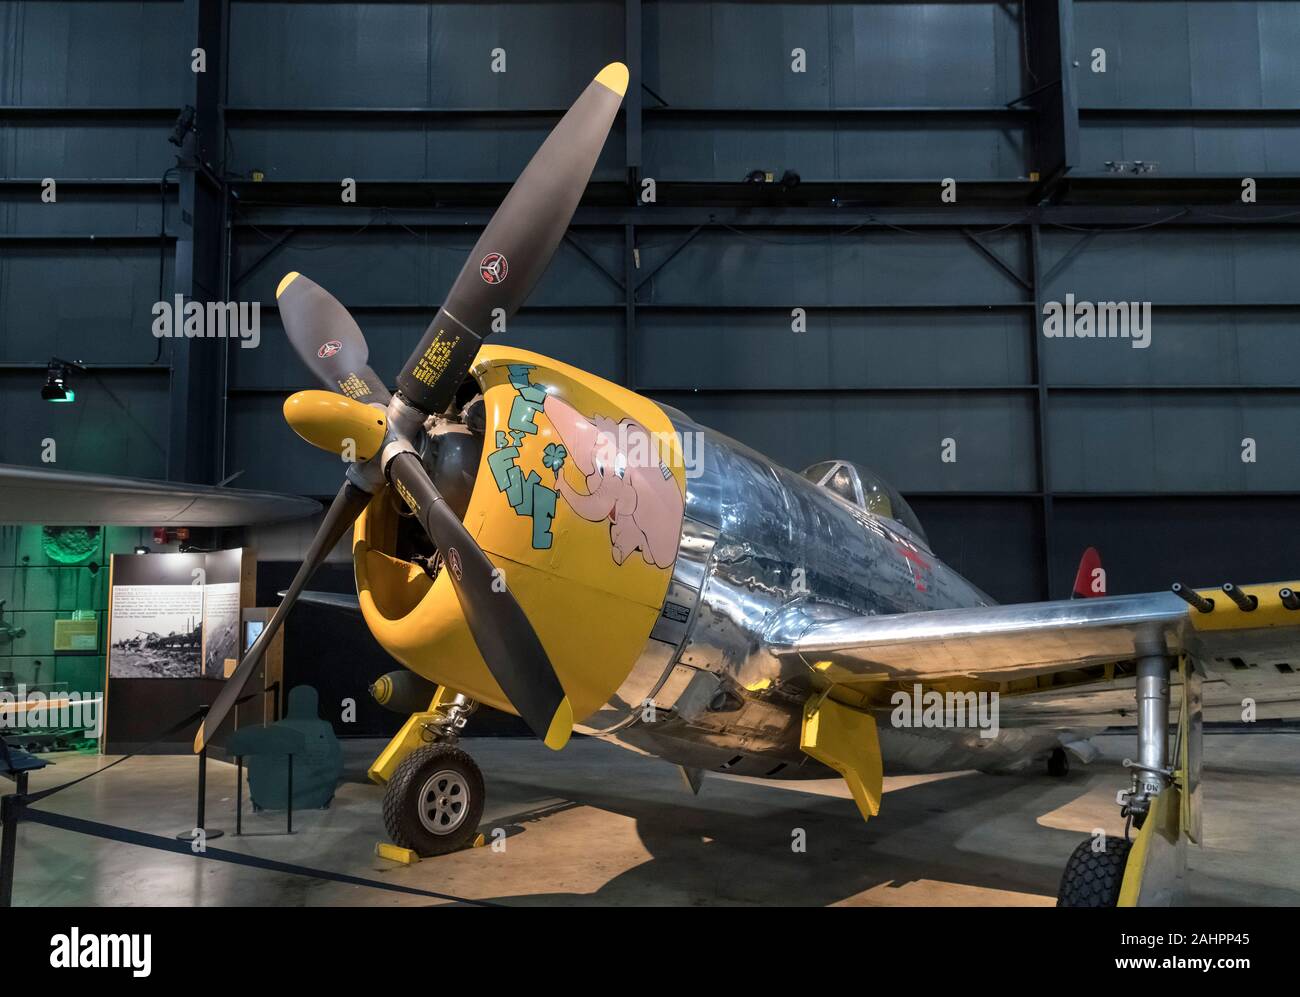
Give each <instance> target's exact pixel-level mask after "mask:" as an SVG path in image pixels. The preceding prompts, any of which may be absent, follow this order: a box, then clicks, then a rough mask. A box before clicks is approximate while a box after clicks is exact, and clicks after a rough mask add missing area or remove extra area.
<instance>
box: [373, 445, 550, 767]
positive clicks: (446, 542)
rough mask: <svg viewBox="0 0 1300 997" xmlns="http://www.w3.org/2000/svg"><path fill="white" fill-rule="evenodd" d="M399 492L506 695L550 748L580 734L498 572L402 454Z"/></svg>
mask: <svg viewBox="0 0 1300 997" xmlns="http://www.w3.org/2000/svg"><path fill="white" fill-rule="evenodd" d="M388 471H389V475H390V478H391V480H392V483H393V487H394V488H396V489H397V493H398V494H399V495H401V497H402V498H403V500H405V502H406V504H407V505H408V506H410V507H411V510H412V511H413V512H414V513H415V515H416V517H417V518H418V519H419V520H420V525H422V526H423V527H424V529H425V532H426V533H428V534H429V539H431V540H432V541H433V542H434V543H435V544H436V545H437V547H438V550H439V551H441V552H442V558H443V570H445V571H446V572H447V573H448V574H450V575H451V583H452V587H453V588H454V589H455V590H456V597H457V598H458V599H459V600H460V605H461V608H462V609H463V610H464V613H465V619H466V621H467V622H468V623H469V629H470V633H471V634H472V635H473V637H474V643H475V644H477V645H478V649H479V651H480V652H481V653H482V655H483V660H484V661H486V662H487V666H488V669H489V670H490V671H491V672H492V677H493V678H494V679H496V680H497V684H498V685H499V686H501V691H502V692H504V693H505V694H506V698H508V699H509V700H510V702H511V703H512V704H513V705H514V708H515V709H516V710H517V711H518V712H519V715H520V716H521V717H523V720H524V723H526V724H528V726H529V727H530V728H531V729H532V731H533V733H534V734H536V735H537V736H538V737H539V738H541V739H542V741H543V742H544V743H545V744H546V746H547V747H548V748H552V749H554V750H555V751H559V750H560V749H561V748H563V747H564V745H565V744H566V743H567V742H568V740H569V735H570V734H571V733H573V708H572V707H571V706H570V704H569V698H568V696H566V695H565V693H564V687H563V686H562V685H560V680H559V677H558V676H557V675H556V674H555V669H554V668H553V667H552V666H551V659H550V658H549V657H547V654H546V649H545V648H544V647H542V642H541V640H540V639H539V638H538V636H537V632H536V631H535V630H534V629H533V625H532V624H531V623H530V622H529V621H528V616H527V614H525V613H524V609H523V607H522V606H520V605H519V603H518V601H516V599H515V597H514V596H513V595H512V594H511V593H510V590H509V589H507V588H504V587H503V586H501V585H499V584H498V585H496V586H495V588H494V582H496V580H497V577H498V576H497V574H496V569H495V567H494V566H493V564H492V562H491V561H490V560H488V556H487V555H486V554H485V553H483V548H481V547H480V546H479V545H478V544H477V543H476V542H475V540H474V538H473V537H471V536H470V535H469V531H468V530H466V529H465V525H464V524H463V523H462V522H461V521H460V519H458V518H457V516H456V514H455V512H453V511H452V510H451V508H450V507H449V506H448V505H447V503H446V501H445V500H444V499H443V497H442V496H441V495H439V494H438V490H437V489H436V488H435V487H434V486H433V482H432V481H430V480H429V476H428V474H427V473H426V472H425V470H424V465H423V464H421V463H420V460H419V458H418V457H416V456H415V455H414V454H411V453H403V454H399V455H398V456H397V457H395V458H393V461H392V463H391V464H389V467H388Z"/></svg>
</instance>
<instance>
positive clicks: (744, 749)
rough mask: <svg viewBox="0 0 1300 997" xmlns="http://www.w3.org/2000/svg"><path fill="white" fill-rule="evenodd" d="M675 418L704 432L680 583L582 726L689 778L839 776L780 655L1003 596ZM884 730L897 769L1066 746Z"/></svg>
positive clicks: (1037, 739) (901, 531)
mask: <svg viewBox="0 0 1300 997" xmlns="http://www.w3.org/2000/svg"><path fill="white" fill-rule="evenodd" d="M666 411H668V413H669V415H670V416H671V417H672V419H673V422H674V425H675V428H676V429H677V431H678V432H679V433H681V434H683V435H684V434H698V435H697V436H695V437H694V442H695V443H696V444H697V448H698V449H697V452H696V454H695V457H696V460H695V462H694V463H695V469H696V473H694V474H692V475H688V479H687V496H686V518H685V522H684V524H683V530H682V538H681V543H680V549H679V552H678V556H677V560H676V564H675V566H674V570H673V577H672V582H671V584H670V586H669V589H668V595H667V598H666V599H665V602H664V607H663V611H662V613H661V614H660V617H659V620H658V623H657V625H656V626H655V628H654V631H653V633H652V634H651V636H650V639H649V640H648V641H647V642H646V646H645V649H644V650H643V652H642V654H641V656H640V658H639V659H638V661H637V663H636V665H635V666H634V668H633V669H632V672H631V674H630V675H629V676H628V678H627V680H626V681H625V682H624V683H623V685H622V686H621V687H620V688H619V690H618V691H617V693H616V694H615V695H614V696H613V697H612V698H611V700H610V702H609V703H608V704H606V706H605V708H604V709H602V710H601V711H599V712H598V713H597V714H595V715H594V716H592V717H589V718H587V720H586V722H585V724H583V725H582V726H580V727H579V729H580V730H582V731H584V732H585V733H589V734H596V735H600V736H604V737H608V738H612V739H614V740H616V741H618V742H619V743H621V744H622V745H624V746H626V747H630V748H633V749H635V750H641V751H644V752H646V753H649V754H653V755H655V756H657V757H660V758H663V759H665V760H667V761H670V762H673V763H675V764H678V765H682V766H685V767H688V768H695V769H702V770H713V771H726V772H730V773H736V774H742V775H751V776H765V777H768V778H821V777H825V776H827V775H828V774H830V773H829V772H828V770H827V769H825V768H823V767H822V766H820V765H819V764H817V763H815V762H814V761H813V760H812V759H811V758H809V757H808V756H807V755H805V754H803V752H802V751H801V750H800V748H799V741H800V726H801V722H802V710H803V704H804V703H805V702H806V701H807V699H808V698H809V696H811V695H812V694H813V693H814V692H815V691H816V686H815V684H814V683H815V679H814V676H813V675H812V674H811V672H810V671H809V669H808V667H807V666H806V665H804V664H803V663H802V662H797V661H792V660H790V659H789V658H785V659H783V658H780V657H778V656H777V655H776V654H774V653H773V650H772V648H773V647H774V646H779V645H783V644H787V643H789V641H790V640H791V639H792V638H794V637H797V636H798V635H799V634H800V633H802V632H803V631H804V630H806V629H807V628H808V627H809V626H810V625H812V624H813V623H820V622H825V621H828V620H833V619H838V618H841V617H853V616H863V615H883V614H893V613H907V612H915V611H918V610H932V609H950V608H958V607H964V606H978V605H988V604H990V602H991V600H990V599H989V598H988V596H986V595H984V593H982V592H980V591H979V590H978V589H977V588H976V587H975V586H974V585H972V584H971V583H970V582H968V581H967V580H966V579H964V578H963V577H962V576H961V575H959V574H957V572H955V571H953V570H952V569H951V568H949V567H948V566H947V565H945V564H944V563H943V562H942V561H939V560H938V559H937V558H935V557H934V555H933V554H932V553H931V552H930V551H929V549H928V547H927V546H926V545H925V543H924V541H922V540H921V539H920V538H918V537H916V536H914V535H913V534H912V533H911V532H910V531H908V530H907V529H906V528H905V527H903V526H902V525H901V524H899V523H897V522H895V521H893V520H890V519H884V518H880V517H877V516H873V515H871V514H869V513H867V512H866V511H865V510H863V509H860V508H858V507H857V506H855V505H854V504H851V503H849V502H846V501H844V500H842V499H840V498H839V497H837V496H836V495H834V494H832V493H831V492H830V491H828V490H827V489H825V488H823V487H820V486H818V485H816V484H814V483H813V482H811V481H809V480H808V479H806V478H804V477H802V476H800V475H798V474H795V473H793V472H791V471H789V470H786V469H785V468H782V467H779V466H777V465H775V464H773V463H772V462H771V461H769V460H768V459H767V458H765V457H763V456H762V455H761V454H759V453H756V452H755V451H753V450H751V449H749V448H748V447H745V446H744V445H742V444H740V443H737V442H736V441H734V440H732V439H729V438H727V437H725V436H723V435H721V434H719V433H715V432H713V431H711V430H708V429H704V428H703V427H701V426H699V425H697V424H696V423H694V422H692V421H691V420H690V419H689V418H688V417H686V416H685V415H683V414H682V413H680V412H677V411H675V410H671V409H666ZM650 704H653V705H650ZM879 729H880V740H881V750H882V754H883V756H884V763H885V766H886V770H887V771H948V770H953V769H960V768H971V767H978V768H1001V767H1007V766H1009V765H1012V764H1014V763H1015V762H1016V761H1017V760H1021V759H1026V758H1028V757H1031V756H1033V755H1034V754H1039V753H1042V752H1043V751H1045V750H1047V749H1048V748H1049V747H1051V746H1052V745H1054V744H1056V743H1058V742H1057V740H1056V737H1055V735H1054V734H1052V733H1050V732H1047V731H1029V730H1023V729H1022V730H1004V731H1002V732H1000V734H999V736H998V737H996V738H987V737H981V736H980V734H979V731H977V730H974V729H961V730H954V729H941V730H933V729H922V730H903V729H897V728H894V727H892V726H891V725H890V724H889V722H888V717H887V715H886V716H885V717H884V722H881V723H879Z"/></svg>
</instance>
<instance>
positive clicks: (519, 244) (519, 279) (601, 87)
mask: <svg viewBox="0 0 1300 997" xmlns="http://www.w3.org/2000/svg"><path fill="white" fill-rule="evenodd" d="M627 78H628V76H627V67H626V66H624V65H623V64H622V63H621V62H614V63H610V64H609V65H608V66H606V67H605V68H604V69H602V70H601V71H600V73H599V74H598V75H597V76H596V78H595V79H594V80H593V81H592V82H591V83H590V84H588V86H587V89H586V90H584V91H583V92H582V95H581V96H579V97H578V99H577V101H575V102H574V104H573V106H572V107H570V108H569V110H568V113H566V114H565V115H564V117H563V118H561V119H560V123H559V124H558V125H556V126H555V129H554V131H552V132H551V134H550V136H549V137H548V138H547V139H546V141H545V142H543V143H542V147H541V148H540V149H538V150H537V152H536V154H535V155H534V156H533V158H532V160H531V161H530V162H529V163H528V165H527V166H526V167H524V171H523V173H521V174H520V175H519V179H518V180H516V181H515V185H514V186H513V187H511V188H510V193H508V194H507V195H506V198H505V200H504V201H502V202H501V207H499V208H498V209H497V211H496V214H494V215H493V216H492V220H491V221H490V222H488V225H487V228H485V229H484V230H483V234H482V235H481V236H480V237H479V240H478V242H477V243H476V244H475V246H474V249H473V251H472V252H471V253H470V255H469V259H467V260H466V261H465V266H464V267H463V268H462V269H461V272H460V276H458V277H457V278H456V282H455V283H454V284H453V285H452V287H451V291H450V292H449V293H448V295H447V298H446V301H445V303H444V304H443V306H442V308H440V309H439V310H438V314H437V315H436V316H435V317H434V319H433V323H432V324H431V325H430V326H429V328H428V329H427V330H426V331H425V333H424V338H422V339H421V340H420V345H419V346H418V347H416V349H415V352H414V353H413V354H411V358H410V359H409V360H408V361H407V362H406V367H405V369H403V371H402V373H401V374H400V375H399V376H398V378H397V387H398V390H399V391H401V393H402V395H403V397H405V398H406V400H407V401H409V402H410V403H411V404H413V405H414V406H415V407H416V408H418V409H420V410H422V411H424V412H427V413H431V414H435V415H436V414H439V413H442V412H444V411H446V409H447V407H448V406H449V405H450V404H451V402H452V400H453V399H454V398H455V397H456V389H457V388H459V387H460V384H461V382H462V381H463V380H464V379H465V375H466V374H467V373H468V372H469V369H470V366H471V365H472V364H473V362H474V357H475V356H476V355H477V354H478V348H479V343H481V342H482V341H483V340H484V339H485V338H486V337H487V336H488V334H489V333H490V332H491V331H492V322H493V319H494V317H495V316H494V315H493V313H494V312H496V311H497V309H500V310H501V311H500V312H499V313H498V315H504V316H505V317H506V318H507V319H508V318H509V317H510V316H511V315H513V314H514V313H515V311H516V310H517V309H518V308H519V306H520V305H521V304H522V303H523V301H524V299H525V298H527V297H528V294H529V292H530V291H531V290H532V289H533V285H534V284H536V283H537V279H538V278H539V277H541V275H542V273H543V272H544V271H545V270H546V267H547V266H548V265H549V264H550V262H551V257H552V256H554V255H555V249H556V247H557V246H558V245H559V244H560V240H561V239H562V238H564V232H565V230H566V229H567V228H568V227H569V222H570V221H571V220H572V218H573V212H574V209H576V208H577V206H578V201H579V200H580V199H581V198H582V192H583V191H584V190H585V189H586V187H587V181H588V180H590V179H591V171H592V170H593V169H595V166H596V160H597V158H598V157H599V156H600V150H601V149H602V148H603V147H604V145H605V138H606V136H607V135H608V134H609V129H610V126H611V125H613V123H614V118H615V116H616V115H617V113H618V106H619V104H621V103H622V101H623V94H624V92H626V90H627Z"/></svg>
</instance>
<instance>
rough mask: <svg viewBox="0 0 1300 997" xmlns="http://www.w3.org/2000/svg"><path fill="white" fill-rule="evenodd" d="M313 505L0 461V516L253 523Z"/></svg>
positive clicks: (103, 522) (12, 519)
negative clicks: (21, 465) (0, 462)
mask: <svg viewBox="0 0 1300 997" xmlns="http://www.w3.org/2000/svg"><path fill="white" fill-rule="evenodd" d="M319 511H320V503H319V502H316V501H314V500H313V499H307V498H301V497H300V496H297V495H277V494H275V493H273V492H255V491H247V490H245V489H242V488H218V487H216V486H214V485H185V484H176V483H174V482H169V481H151V480H149V479H147V478H119V477H115V476H113V475H108V474H81V473H79V472H75V471H53V470H46V469H44V468H35V467H20V466H17V465H13V464H0V523H40V524H42V525H44V526H171V525H175V526H194V527H204V526H253V525H256V524H259V523H273V522H278V521H280V520H284V519H301V518H303V517H306V516H311V515H313V514H315V513H317V512H319Z"/></svg>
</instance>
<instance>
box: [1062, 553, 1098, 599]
mask: <svg viewBox="0 0 1300 997" xmlns="http://www.w3.org/2000/svg"><path fill="white" fill-rule="evenodd" d="M1105 594H1106V569H1105V568H1103V567H1102V566H1101V555H1100V554H1098V553H1097V548H1096V547H1089V548H1088V549H1087V550H1085V551H1084V552H1083V557H1081V558H1079V570H1078V571H1077V572H1075V575H1074V591H1073V592H1071V593H1070V598H1071V599H1092V598H1096V597H1097V596H1099V595H1105Z"/></svg>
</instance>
